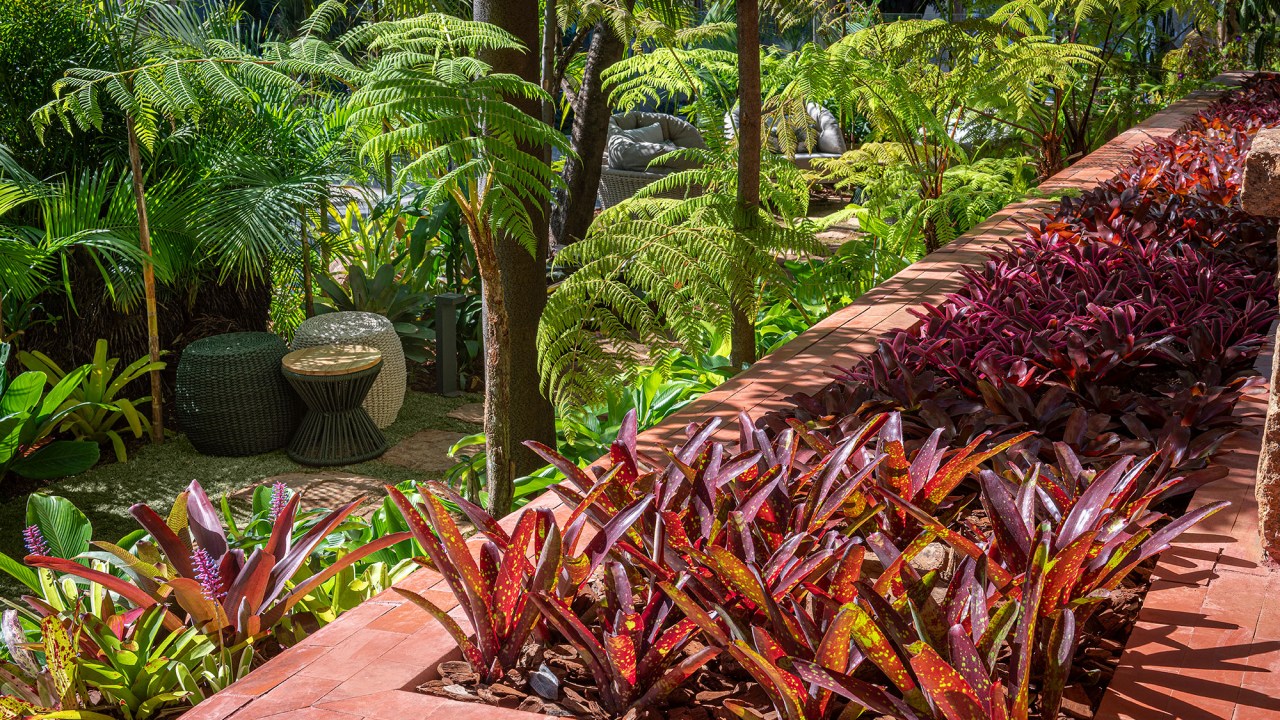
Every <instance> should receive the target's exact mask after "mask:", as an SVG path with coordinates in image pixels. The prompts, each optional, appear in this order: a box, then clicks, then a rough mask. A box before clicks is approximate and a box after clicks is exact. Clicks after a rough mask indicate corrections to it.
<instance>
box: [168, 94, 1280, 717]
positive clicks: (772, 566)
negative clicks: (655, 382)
mask: <svg viewBox="0 0 1280 720" xmlns="http://www.w3.org/2000/svg"><path fill="white" fill-rule="evenodd" d="M1201 106H1203V105H1201ZM1190 107H1193V105H1192V103H1186V104H1184V105H1182V106H1180V107H1178V106H1175V108H1172V109H1171V110H1170V111H1166V113H1164V114H1162V115H1160V116H1157V117H1156V118H1153V121H1152V122H1150V123H1149V124H1148V125H1146V128H1145V129H1143V130H1142V131H1141V132H1147V131H1150V130H1151V129H1152V128H1161V127H1164V128H1168V129H1169V132H1165V133H1162V134H1164V135H1171V137H1167V138H1166V139H1163V140H1159V141H1157V142H1155V143H1154V144H1151V145H1149V146H1147V147H1142V148H1140V149H1138V152H1136V153H1135V154H1134V156H1133V158H1132V161H1131V162H1128V163H1125V164H1124V165H1123V166H1112V167H1110V168H1108V169H1107V172H1105V174H1104V173H1102V171H1101V170H1100V169H1098V168H1091V167H1090V166H1089V160H1088V159H1086V160H1085V161H1084V162H1083V163H1081V165H1078V166H1076V167H1075V168H1072V169H1071V170H1069V171H1067V173H1065V175H1066V176H1067V177H1066V178H1065V179H1055V182H1054V183H1053V184H1056V185H1058V186H1061V185H1063V184H1065V183H1067V182H1069V181H1072V180H1073V179H1074V178H1079V180H1078V182H1079V183H1080V184H1082V185H1084V186H1086V187H1093V181H1095V180H1105V178H1107V177H1112V176H1114V177H1113V178H1112V179H1110V180H1105V182H1102V183H1101V184H1100V185H1098V186H1097V187H1094V188H1093V189H1092V190H1090V191H1088V192H1086V193H1084V194H1083V195H1081V196H1080V197H1077V198H1071V199H1067V200H1063V201H1062V202H1061V203H1059V204H1057V205H1056V206H1054V205H1044V206H1042V209H1043V210H1044V214H1043V219H1042V220H1040V221H1039V222H1037V223H1036V224H1033V225H1026V226H1023V228H1022V230H1021V231H1020V233H1019V234H1020V235H1021V237H1020V238H1014V237H1010V235H1011V233H1008V232H993V231H992V229H991V228H990V227H986V228H982V229H980V230H979V231H978V232H979V233H986V234H987V236H988V239H989V240H991V239H992V238H993V237H994V242H999V240H1000V239H1001V236H1002V235H1003V236H1004V237H1008V238H1009V239H1010V240H1012V241H1013V242H1012V244H1011V245H1010V247H1009V248H1008V249H1007V250H1004V251H1002V252H1000V253H998V254H995V255H990V256H987V257H983V256H980V255H977V254H974V255H975V257H974V258H973V261H972V262H970V263H969V264H968V268H967V270H966V272H965V275H964V283H963V285H962V286H953V287H950V288H948V289H951V290H955V291H957V292H954V294H952V295H950V296H946V297H943V296H942V294H941V293H940V292H938V291H937V288H938V287H945V286H939V285H938V284H937V283H934V284H932V285H930V286H929V289H926V290H922V291H919V292H916V293H913V294H910V295H907V296H906V297H903V298H899V299H898V302H899V304H898V305H897V306H896V307H884V301H885V298H883V297H875V296H873V297H871V298H866V299H864V301H862V302H861V303H856V304H855V306H854V307H853V308H850V309H847V310H846V311H842V315H843V316H844V320H841V321H840V322H846V323H847V322H849V318H861V320H860V321H859V322H865V323H867V324H866V329H867V330H868V331H870V330H876V331H877V332H876V334H879V333H880V332H882V331H883V330H884V329H887V328H883V327H881V326H880V322H881V321H883V320H886V319H893V318H898V317H901V313H900V311H901V310H902V309H903V308H905V307H910V306H912V305H915V304H916V302H920V303H923V305H922V310H920V311H919V312H918V313H916V317H917V318H918V321H917V322H915V324H914V325H912V326H911V327H910V328H908V329H906V330H899V331H894V332H892V333H890V334H889V335H888V336H886V337H885V339H884V340H883V341H882V342H880V344H879V346H878V348H877V349H876V351H875V352H874V353H871V354H869V355H868V354H867V353H866V352H865V351H861V350H859V351H856V352H847V348H848V346H849V341H848V335H847V334H846V333H843V332H841V331H840V330H841V329H843V328H844V327H845V325H836V324H834V322H835V321H833V322H831V323H824V325H822V326H820V327H818V328H815V331H817V332H820V333H823V335H822V338H823V339H821V340H818V341H816V342H813V343H811V344H810V345H807V346H805V352H804V353H800V354H797V353H788V352H787V349H786V348H784V349H783V351H782V352H781V354H780V356H779V358H777V359H774V360H773V361H772V362H770V361H765V362H762V363H760V364H759V365H757V367H756V368H753V369H752V371H749V372H747V373H744V374H743V375H741V376H739V377H738V378H736V379H735V381H734V383H735V385H734V387H733V388H731V389H730V388H726V389H724V390H722V391H719V394H718V395H717V396H716V398H715V399H714V400H708V401H707V402H706V403H704V404H703V405H704V407H705V405H707V404H717V403H718V404H719V405H720V407H719V408H718V409H720V410H724V409H728V408H734V409H738V410H745V409H748V408H750V409H753V410H754V412H753V413H752V414H751V415H748V414H745V413H743V414H741V415H739V416H738V422H737V424H736V431H734V430H733V429H729V430H728V431H726V428H727V425H725V424H722V423H721V421H720V420H719V419H717V418H710V419H707V418H706V417H705V416H700V415H691V414H690V413H691V411H686V413H683V414H682V415H681V418H680V419H679V420H674V421H672V422H671V424H670V425H669V426H668V427H666V428H660V429H658V431H657V432H651V433H650V434H649V436H648V437H646V438H637V437H636V433H635V429H634V424H630V425H627V426H625V427H624V430H623V432H622V433H620V435H619V439H618V441H617V442H616V443H615V445H614V447H613V449H612V450H611V452H610V456H609V458H607V459H606V460H605V461H602V463H599V464H598V466H595V467H593V468H591V469H590V470H589V471H584V470H581V469H579V468H577V467H576V466H574V465H573V464H572V463H571V462H569V461H567V460H565V459H564V458H562V457H560V456H559V455H557V454H556V453H555V452H554V451H552V450H550V449H548V448H542V447H538V448H535V449H537V450H538V451H539V452H540V453H542V454H543V456H544V457H545V458H546V459H547V460H548V461H549V462H551V463H552V464H554V465H556V466H557V467H558V468H560V469H561V471H562V472H564V473H565V475H566V477H567V480H566V481H565V482H564V483H562V484H561V485H560V486H558V487H556V488H555V492H556V494H557V495H558V496H559V502H557V501H556V500H554V499H552V498H550V497H544V498H543V499H541V500H539V501H536V502H535V503H534V504H533V505H531V506H530V507H528V508H526V509H525V510H523V511H521V512H520V513H518V514H515V515H512V516H510V517H508V518H505V519H503V520H502V521H500V522H499V521H496V520H494V519H493V518H490V517H488V516H487V515H485V514H484V512H483V511H482V510H481V509H480V508H477V507H475V506H472V505H470V504H469V503H466V501H464V500H462V498H460V497H458V496H457V495H456V494H454V493H453V492H452V491H451V490H449V489H448V488H447V487H444V486H442V485H439V484H435V483H432V484H429V485H428V486H426V487H424V488H422V492H421V497H417V496H415V497H406V496H404V495H402V494H400V493H399V492H398V491H392V497H393V499H394V500H395V501H396V503H397V504H398V505H399V506H400V508H401V510H402V511H403V512H404V514H405V517H406V518H407V519H408V520H409V521H410V525H411V527H412V529H413V532H414V534H415V536H416V537H417V539H418V540H419V542H421V543H422V545H423V546H424V547H425V548H426V549H427V552H428V555H429V558H430V564H431V566H432V567H433V568H434V570H422V571H419V572H418V573H417V574H415V575H414V576H413V577H412V578H410V580H409V581H407V582H405V583H403V584H402V586H401V587H398V588H396V590H395V591H394V592H393V593H387V594H384V595H382V596H379V597H378V598H375V599H374V600H372V601H370V602H368V603H365V604H364V605H362V606H361V607H359V608H357V609H356V610H353V611H351V612H350V613H348V614H347V615H346V616H344V617H342V618H340V619H339V620H338V621H336V622H334V623H333V624H331V625H330V626H328V627H326V628H324V629H322V630H321V631H320V632H318V633H316V634H315V635H313V636H312V637H310V638H308V639H307V640H305V641H303V642H302V643H301V644H300V645H298V646H296V647H295V648H292V649H290V650H288V651H286V652H285V653H283V654H282V655H280V656H279V657H277V658H275V659H273V660H272V661H270V662H268V663H267V664H266V665H265V666H264V667H262V668H260V669H259V670H256V671H255V672H254V673H253V674H251V675H250V676H249V677H248V678H246V679H245V680H244V681H242V682H241V683H237V684H236V685H233V686H232V687H231V688H229V689H228V690H227V691H225V692H223V693H220V694H219V695H218V696H215V697H214V698H213V699H211V700H210V701H209V702H208V703H205V704H202V705H201V706H199V707H197V708H196V709H194V710H193V711H191V712H190V713H188V716H189V717H193V718H211V719H212V718H223V717H229V716H234V717H236V718H241V719H242V720H251V719H252V718H255V717H272V716H280V717H284V716H286V715H288V716H296V717H317V718H319V717H331V718H334V719H335V720H341V718H342V717H343V716H344V715H347V716H357V717H367V718H382V717H386V718H393V717H394V718H401V717H421V718H446V717H447V718H450V720H461V719H462V718H468V717H477V718H480V717H485V718H499V717H507V716H509V717H511V718H518V717H529V715H528V714H527V713H523V712H521V710H528V711H535V712H543V713H547V714H553V715H563V716H573V717H583V718H608V717H622V718H635V719H637V720H638V719H640V718H659V717H676V718H690V719H693V718H698V719H701V718H713V717H714V718H730V717H737V718H774V717H778V718H784V719H787V720H792V719H801V720H817V719H819V718H835V717H854V716H858V712H857V710H858V709H861V708H866V709H867V712H866V714H865V715H862V716H863V717H896V718H921V719H922V720H923V719H926V718H946V719H947V720H969V719H970V718H1033V717H1034V718H1058V717H1068V718H1087V717H1091V716H1092V715H1093V713H1094V712H1095V711H1096V710H1097V708H1098V706H1099V703H1102V704H1104V705H1105V704H1106V702H1107V701H1106V697H1107V696H1106V695H1105V691H1106V687H1107V682H1108V680H1109V678H1110V674H1111V672H1112V670H1113V669H1114V668H1115V667H1116V666H1117V663H1120V664H1121V665H1122V666H1123V661H1122V660H1120V659H1119V657H1120V654H1121V650H1122V648H1123V647H1124V646H1125V644H1126V642H1127V640H1128V634H1129V631H1130V630H1131V629H1132V628H1133V626H1134V623H1135V620H1136V618H1137V617H1138V613H1139V609H1140V606H1141V602H1142V599H1141V598H1142V595H1143V594H1144V593H1145V592H1146V590H1147V587H1148V586H1149V585H1150V577H1151V576H1152V571H1153V564H1154V563H1155V562H1156V558H1157V557H1158V556H1159V554H1160V553H1161V552H1162V551H1164V550H1166V549H1167V548H1169V547H1170V545H1171V544H1172V543H1173V541H1174V539H1175V538H1177V537H1178V536H1179V535H1180V534H1181V533H1183V532H1184V531H1186V530H1188V529H1189V528H1191V527H1192V526H1194V525H1195V524H1196V523H1198V522H1200V521H1202V520H1205V519H1207V518H1212V517H1214V515H1215V513H1218V512H1221V511H1223V509H1224V508H1225V507H1226V506H1227V503H1226V502H1202V501H1200V500H1199V499H1197V500H1194V501H1192V502H1191V505H1190V506H1189V507H1190V510H1189V511H1188V510H1187V508H1188V505H1187V498H1188V496H1189V495H1190V493H1192V492H1194V491H1196V490H1197V489H1199V488H1201V487H1205V488H1212V487H1213V483H1214V482H1216V481H1219V480H1221V479H1222V478H1223V477H1224V476H1225V475H1227V473H1228V469H1227V467H1226V466H1225V465H1223V464H1222V463H1221V462H1220V460H1219V458H1218V457H1217V454H1218V453H1219V451H1220V450H1221V449H1222V448H1223V447H1234V446H1233V445H1230V443H1238V442H1241V439H1240V438H1239V437H1238V435H1239V433H1240V431H1241V430H1242V429H1243V428H1246V427H1252V426H1255V425H1256V424H1257V420H1256V416H1255V415H1251V414H1250V412H1251V408H1249V407H1248V406H1249V403H1246V402H1242V400H1243V399H1244V397H1245V394H1246V393H1248V392H1251V391H1252V389H1253V388H1254V387H1256V386H1257V385H1258V384H1259V381H1258V379H1257V376H1256V373H1255V372H1254V369H1253V368H1254V363H1255V360H1256V358H1257V356H1258V355H1259V353H1260V352H1261V350H1262V349H1263V348H1264V347H1265V346H1267V342H1266V341H1267V338H1268V334H1267V330H1268V328H1269V327H1270V326H1271V324H1272V322H1273V321H1274V319H1275V315H1276V307H1275V306H1276V298H1275V294H1274V275H1275V273H1274V265H1275V245H1274V237H1275V231H1276V227H1275V225H1274V224H1273V223H1271V222H1268V221H1264V220H1261V219H1259V218H1255V217H1252V216H1248V215H1245V214H1243V213H1241V212H1240V211H1238V210H1236V209H1234V208H1233V206H1232V204H1233V202H1234V199H1235V195H1236V193H1237V191H1238V189H1239V181H1240V171H1241V167H1242V162H1243V153H1244V151H1245V150H1246V149H1247V146H1248V140H1249V137H1250V135H1251V133H1252V132H1253V131H1256V130H1257V129H1258V128H1259V127H1261V126H1264V125H1271V124H1275V123H1277V122H1280V78H1277V77H1275V76H1259V77H1256V78H1253V79H1251V80H1249V81H1248V82H1247V83H1246V84H1245V86H1244V87H1243V88H1242V89H1240V90H1237V91H1233V92H1232V93H1230V94H1228V95H1227V96H1225V97H1224V98H1223V99H1221V100H1220V101H1218V102H1216V103H1214V104H1212V105H1211V106H1209V107H1207V108H1205V109H1204V112H1203V113H1202V114H1201V115H1200V116H1198V117H1195V118H1193V117H1191V112H1190V111H1189V110H1188V109H1187V108H1190ZM1175 120H1176V123H1175V122H1174V121H1175ZM1184 126H1185V128H1184V129H1183V130H1182V131H1180V132H1178V133H1177V134H1173V133H1172V129H1173V128H1178V127H1184ZM1131 132H1132V131H1131ZM1127 135H1128V137H1124V136H1122V138H1121V139H1118V141H1119V142H1118V143H1117V145H1118V146H1121V147H1126V148H1132V147H1133V145H1132V144H1130V143H1133V140H1134V136H1133V135H1130V134H1127ZM1108 156H1110V155H1108ZM1006 222H1007V221H1006ZM994 242H992V243H991V244H994ZM968 251H969V248H967V247H966V244H965V243H960V244H959V245H957V246H955V247H952V248H948V249H947V250H944V251H942V252H940V253H935V255H933V256H930V257H929V258H926V259H925V260H924V261H922V263H920V264H918V265H917V266H915V267H913V268H909V269H908V270H907V271H904V276H906V277H904V278H902V279H901V280H899V281H898V282H899V284H897V285H891V286H890V287H897V288H904V287H907V285H903V284H902V283H909V282H911V279H912V278H926V277H928V275H929V273H930V272H931V271H932V270H933V269H935V268H939V267H941V266H942V263H945V262H947V255H948V254H952V255H954V254H955V253H963V252H968ZM891 282H892V281H891ZM931 291H933V293H934V294H932V295H931V294H930V292H931ZM890 297H891V298H892V297H894V296H892V295H891V296H890ZM877 305H878V306H879V307H877ZM895 324H897V325H902V324H905V323H902V322H895ZM811 332H813V331H811ZM802 337H803V336H802ZM859 347H860V346H859ZM845 358H847V359H845ZM859 358H861V359H860V360H859ZM832 365H837V366H847V367H846V369H844V370H841V371H839V372H838V374H837V376H836V377H835V379H834V381H832V382H830V383H829V384H827V385H825V386H824V387H816V386H815V385H814V383H813V381H812V380H807V379H806V380H805V381H804V382H800V383H799V384H797V383H796V382H777V383H776V384H773V385H768V384H767V383H769V382H771V381H774V382H776V378H778V377H779V376H784V377H785V376H786V375H787V374H788V371H789V370H791V371H793V372H792V374H795V373H799V374H802V375H811V374H812V370H813V369H815V368H816V367H818V366H826V367H830V366H832ZM757 379H758V380H759V383H758V385H757V384H754V383H755V381H756V380H757ZM784 395H791V397H790V398H788V399H787V400H786V401H780V398H781V397H782V396H784ZM695 405H696V404H695ZM743 405H746V407H743ZM717 414H724V413H717ZM678 426H680V427H681V429H682V430H683V437H681V438H679V439H677V438H675V437H673V435H674V434H675V431H676V428H677V427H678ZM655 446H656V447H655ZM664 448H669V450H667V451H665V452H663V449H664ZM442 500H448V501H451V502H452V503H454V504H455V505H457V506H459V507H462V508H463V510H464V513H465V514H466V516H467V519H468V520H469V521H470V522H471V523H472V524H473V525H474V526H475V527H476V528H478V530H479V535H478V536H477V537H474V538H472V539H470V540H466V539H464V538H463V536H462V534H461V533H460V532H459V530H458V528H457V525H456V523H455V520H454V518H453V517H451V516H450V514H449V513H448V511H447V510H446V509H445V505H444V503H443V502H442ZM1158 572H1159V571H1157V573H1158ZM459 647H460V651H459V650H458V648H459ZM460 701H466V702H460ZM515 713H520V714H519V715H517V714H515ZM1104 714H1105V713H1104ZM1236 717H1244V716H1240V715H1237V716H1236Z"/></svg>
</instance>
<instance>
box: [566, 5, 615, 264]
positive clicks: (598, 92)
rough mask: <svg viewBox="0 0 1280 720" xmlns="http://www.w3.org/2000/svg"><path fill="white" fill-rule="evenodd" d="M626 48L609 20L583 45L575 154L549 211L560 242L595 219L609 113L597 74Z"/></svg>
mask: <svg viewBox="0 0 1280 720" xmlns="http://www.w3.org/2000/svg"><path fill="white" fill-rule="evenodd" d="M634 5H635V2H634V0H627V2H626V7H627V10H628V11H630V10H631V8H632V6H634ZM625 50H626V42H625V40H624V38H620V37H618V36H617V35H615V34H614V32H613V28H612V27H610V26H609V24H608V23H604V22H601V23H599V24H598V25H596V28H595V31H594V32H593V33H592V37H591V45H590V46H588V48H587V63H586V66H585V67H584V68H583V77H582V87H581V88H580V89H579V90H578V97H577V98H576V101H575V102H574V105H573V130H572V132H571V135H570V140H571V142H572V143H573V150H574V152H575V153H577V157H572V158H568V159H567V160H566V161H565V164H564V182H565V185H566V186H567V187H566V190H565V192H564V193H563V195H562V196H561V197H560V198H558V202H557V203H556V206H555V209H554V210H553V211H552V212H553V215H552V218H551V227H552V236H553V237H554V238H555V242H556V245H558V246H563V245H568V244H569V243H572V242H576V241H578V240H581V239H582V237H583V236H584V235H586V234H587V228H589V227H591V221H592V219H594V218H595V210H596V192H597V188H598V187H599V185H600V169H601V166H602V165H603V164H604V163H603V161H602V157H603V155H604V148H605V143H606V142H607V141H608V139H609V115H610V113H611V112H612V111H611V110H610V108H609V95H608V93H607V92H605V87H604V82H603V81H602V80H601V79H600V75H601V73H603V72H604V71H605V69H606V68H608V67H609V66H610V65H613V64H614V63H616V62H618V61H619V60H621V59H622V55H623V52H624V51H625Z"/></svg>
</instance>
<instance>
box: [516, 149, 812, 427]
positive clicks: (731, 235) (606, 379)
mask: <svg viewBox="0 0 1280 720" xmlns="http://www.w3.org/2000/svg"><path fill="white" fill-rule="evenodd" d="M678 154H680V155H682V156H684V158H685V159H687V160H688V159H697V160H700V161H701V162H702V163H703V166H702V167H700V168H697V169H693V170H686V171H681V172H678V173H673V174H671V175H669V176H667V177H665V178H663V179H661V180H659V181H657V182H655V183H653V184H652V185H650V186H648V187H646V188H645V189H644V190H642V191H641V192H640V193H639V195H637V196H636V197H635V198H632V199H630V200H628V201H626V202H624V203H621V204H619V205H617V206H614V207H612V208H609V209H608V210H606V211H605V212H604V213H603V214H602V215H601V216H600V217H599V218H597V220H596V222H595V223H594V224H593V225H592V229H591V231H590V232H589V233H588V235H587V237H586V238H585V239H583V240H581V241H579V242H577V243H575V244H573V245H571V246H569V247H568V248H566V249H564V250H562V251H561V253H560V255H559V256H558V257H557V262H559V263H563V264H566V265H570V266H574V267H576V268H577V269H576V270H575V272H574V273H573V274H572V275H570V276H569V278H568V279H567V280H566V281H565V282H564V283H562V284H561V285H560V286H559V287H558V288H557V289H556V292H555V293H554V294H553V295H552V296H551V298H550V299H549V301H548V304H547V309H546V311H545V312H544V314H543V318H542V323H541V326H540V328H539V332H538V350H539V371H540V372H541V374H542V376H543V381H544V388H545V391H546V392H547V394H548V396H549V397H551V398H553V400H554V401H555V402H557V404H559V405H560V406H561V407H570V406H573V405H578V404H583V403H592V402H597V401H600V400H601V399H602V398H603V397H604V396H605V395H606V394H607V393H609V392H611V391H615V390H616V389H618V388H619V387H621V385H622V384H625V383H626V382H627V380H628V377H629V374H630V373H631V372H632V371H634V370H635V369H636V368H638V367H640V366H642V365H644V364H645V363H647V362H649V361H650V358H649V357H648V354H649V353H650V352H659V351H661V349H662V348H680V349H682V350H684V351H685V352H687V353H697V352H700V350H701V348H702V347H703V346H704V345H705V343H706V340H707V337H706V328H707V327H708V326H710V327H711V328H712V329H713V331H714V332H716V333H718V334H723V335H727V334H728V333H729V331H730V328H731V325H732V313H733V311H734V309H735V308H738V309H741V310H743V311H744V312H747V313H749V314H750V315H751V316H753V317H754V315H755V313H756V311H757V309H758V303H759V297H760V288H761V286H762V285H763V284H765V283H770V284H773V285H774V286H775V287H780V288H783V289H784V291H785V288H788V287H789V286H790V279H789V278H788V277H787V276H786V274H785V272H784V271H783V270H782V268H781V267H780V266H779V265H778V262H777V258H778V256H780V255H798V256H808V255H816V254H820V253H822V252H823V248H822V246H821V244H820V243H818V242H817V240H816V239H815V237H814V229H815V226H814V225H813V224H812V223H809V222H808V221H807V220H805V219H804V214H805V212H806V210H807V202H808V189H807V184H806V182H805V180H804V177H803V175H802V174H801V173H800V171H798V170H797V169H796V168H795V167H794V166H793V165H791V164H790V163H787V162H785V161H781V160H778V159H771V160H768V161H767V162H766V164H765V172H766V176H767V178H768V182H765V183H762V188H764V189H766V192H765V194H764V197H762V207H761V210H760V217H759V221H758V222H757V223H755V224H754V228H755V229H754V230H753V231H751V233H750V234H743V233H741V232H737V231H735V229H734V228H735V223H734V219H735V213H736V212H737V206H736V202H735V187H736V186H735V182H736V174H735V173H736V162H735V161H734V155H733V152H732V151H731V150H719V151H717V150H705V151H698V150H684V151H679V153H678ZM661 160H662V159H661V158H660V159H659V160H658V162H661ZM691 186H693V187H698V188H701V189H702V193H701V194H699V195H696V196H694V197H689V198H686V199H683V200H674V199H667V198H662V197H659V195H660V194H667V193H671V192H675V191H678V190H679V189H680V188H688V187H691Z"/></svg>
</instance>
